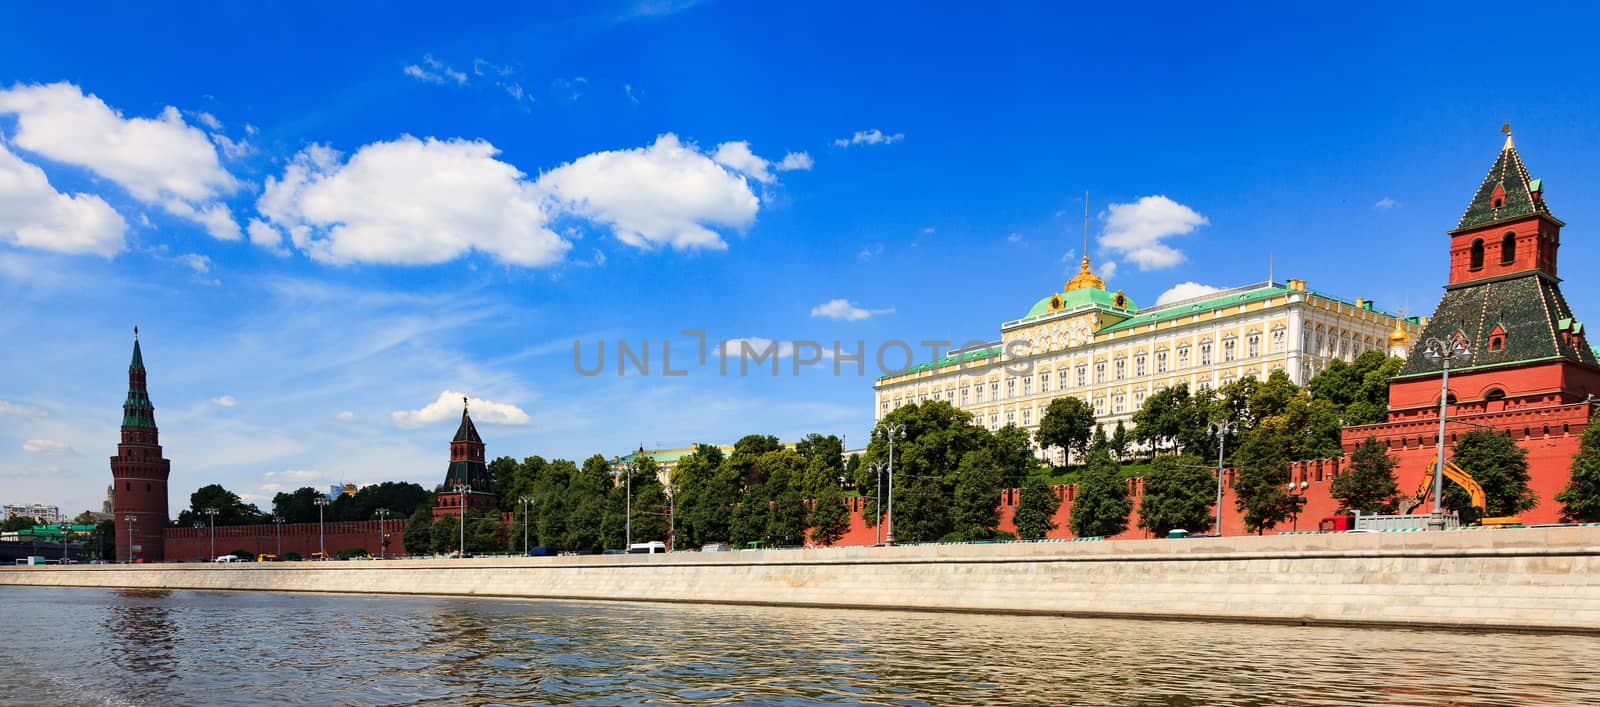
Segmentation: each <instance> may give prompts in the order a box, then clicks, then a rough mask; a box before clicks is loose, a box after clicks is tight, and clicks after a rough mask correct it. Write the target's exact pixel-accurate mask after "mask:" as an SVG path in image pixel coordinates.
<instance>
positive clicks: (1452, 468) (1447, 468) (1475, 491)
mask: <svg viewBox="0 0 1600 707" xmlns="http://www.w3.org/2000/svg"><path fill="white" fill-rule="evenodd" d="M1438 466H1439V465H1438V464H1437V463H1435V464H1429V465H1428V471H1427V472H1426V473H1424V474H1423V475H1422V483H1421V484H1420V485H1418V486H1417V493H1416V495H1415V496H1412V497H1410V498H1406V499H1402V500H1401V502H1400V512H1401V513H1404V514H1409V513H1411V511H1412V510H1414V509H1416V507H1417V506H1420V505H1422V504H1423V503H1424V502H1426V501H1427V500H1428V497H1429V496H1430V495H1432V494H1433V474H1434V470H1435V469H1437V468H1438ZM1444 478H1446V479H1449V480H1451V481H1454V482H1455V483H1456V484H1457V485H1458V486H1460V487H1461V488H1464V489H1466V490H1467V497H1468V498H1469V499H1470V502H1471V504H1472V507H1473V508H1476V509H1478V512H1479V513H1487V512H1488V496H1487V495H1486V494H1485V493H1484V492H1483V487H1482V486H1480V485H1479V484H1478V482H1477V481H1476V480H1474V479H1473V478H1472V475H1471V474H1468V473H1467V471H1466V470H1465V469H1462V468H1461V467H1459V466H1456V465H1455V464H1453V463H1451V462H1445V464H1444ZM1478 522H1479V523H1480V524H1482V525H1493V526H1505V525H1521V524H1522V519H1521V518H1520V517H1517V516H1493V517H1490V516H1484V517H1483V518H1481V519H1479V521H1478Z"/></svg>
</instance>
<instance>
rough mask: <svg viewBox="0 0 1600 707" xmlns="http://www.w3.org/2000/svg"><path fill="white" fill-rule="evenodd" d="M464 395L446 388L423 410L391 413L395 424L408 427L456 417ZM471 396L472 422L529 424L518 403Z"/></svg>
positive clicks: (526, 414)
mask: <svg viewBox="0 0 1600 707" xmlns="http://www.w3.org/2000/svg"><path fill="white" fill-rule="evenodd" d="M464 397H467V395H466V394H465V393H459V392H456V391H454V390H446V391H444V392H442V393H439V397H438V398H437V399H435V400H434V401H433V402H431V403H428V404H427V405H426V406H424V407H423V408H422V409H420V410H396V411H394V412H392V413H389V416H390V417H392V418H394V424H396V425H398V426H400V427H402V428H405V429H413V428H417V427H421V426H423V425H429V424H433V423H435V422H443V421H445V420H454V419H457V418H459V417H461V399H462V398H464ZM469 399H470V400H471V408H472V421H473V422H476V423H480V424H490V425H526V424H528V422H529V419H530V418H529V417H528V413H526V412H523V411H522V409H521V408H519V407H517V406H515V405H511V404H509V403H497V402H495V401H493V400H480V399H476V398H469Z"/></svg>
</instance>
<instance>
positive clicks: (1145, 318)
mask: <svg viewBox="0 0 1600 707" xmlns="http://www.w3.org/2000/svg"><path fill="white" fill-rule="evenodd" d="M1288 293H1289V289H1288V288H1286V287H1262V288H1259V289H1255V290H1250V291H1248V292H1237V293H1231V294H1227V295H1223V296H1221V297H1213V298H1211V299H1204V300H1200V301H1198V302H1191V303H1189V304H1184V305H1180V306H1176V307H1157V308H1155V309H1150V310H1146V311H1144V312H1141V313H1139V314H1136V315H1134V316H1132V317H1129V318H1127V319H1124V320H1122V321H1120V322H1117V323H1115V324H1112V325H1110V326H1106V327H1102V328H1101V329H1100V331H1098V332H1095V333H1097V334H1109V333H1111V332H1114V331H1122V330H1123V329H1132V328H1134V327H1137V326H1141V325H1144V324H1155V323H1158V322H1166V321H1172V320H1174V319H1181V318H1183V317H1188V316H1193V315H1196V314H1202V313H1206V312H1211V311H1213V310H1217V309H1221V308H1223V307H1233V306H1237V305H1241V304H1249V303H1251V302H1259V301H1261V300H1265V299H1272V298H1273V297H1277V296H1280V295H1285V294H1288ZM1318 296H1319V297H1320V296H1323V295H1321V294H1320V293H1319V294H1318ZM1327 299H1336V298H1333V297H1328V298H1327ZM1340 301H1343V300H1340ZM1349 304H1351V306H1354V303H1349Z"/></svg>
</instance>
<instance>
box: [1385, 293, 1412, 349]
mask: <svg viewBox="0 0 1600 707" xmlns="http://www.w3.org/2000/svg"><path fill="white" fill-rule="evenodd" d="M1407 303H1408V304H1409V303H1410V299H1409V298H1408V299H1407ZM1410 343H1411V333H1410V332H1408V331H1406V309H1405V307H1401V308H1400V316H1398V317H1395V318H1394V331H1391V332H1389V345H1390V346H1405V345H1407V344H1410Z"/></svg>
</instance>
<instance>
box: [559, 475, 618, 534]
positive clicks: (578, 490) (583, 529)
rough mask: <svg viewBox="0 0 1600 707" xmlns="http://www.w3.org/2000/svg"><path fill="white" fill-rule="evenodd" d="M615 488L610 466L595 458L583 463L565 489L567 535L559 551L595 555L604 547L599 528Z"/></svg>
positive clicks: (600, 528) (603, 522)
mask: <svg viewBox="0 0 1600 707" xmlns="http://www.w3.org/2000/svg"><path fill="white" fill-rule="evenodd" d="M613 488H614V484H613V483H612V480H611V464H610V463H609V462H607V461H606V458H605V457H603V456H600V455H599V454H595V455H592V456H590V457H589V458H588V459H585V460H583V467H582V468H581V469H580V470H579V471H578V474H577V475H576V476H574V477H573V478H572V481H571V483H569V484H568V485H567V488H566V491H565V494H566V499H565V500H564V501H563V505H564V506H565V507H567V508H569V509H570V510H569V511H568V514H567V523H566V525H567V534H566V538H565V541H564V542H562V543H560V544H561V547H562V549H564V550H571V551H582V552H598V551H600V550H602V549H604V548H605V547H607V546H606V545H605V544H604V542H603V541H602V538H603V535H602V532H601V530H602V527H603V526H604V524H605V522H606V518H607V511H608V508H609V506H610V498H611V494H612V492H613Z"/></svg>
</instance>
